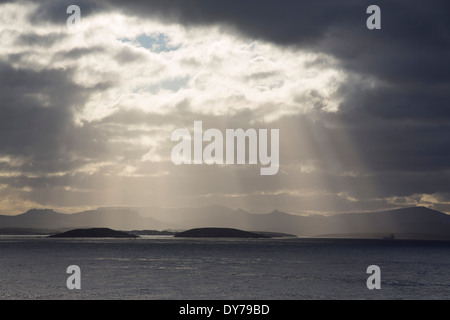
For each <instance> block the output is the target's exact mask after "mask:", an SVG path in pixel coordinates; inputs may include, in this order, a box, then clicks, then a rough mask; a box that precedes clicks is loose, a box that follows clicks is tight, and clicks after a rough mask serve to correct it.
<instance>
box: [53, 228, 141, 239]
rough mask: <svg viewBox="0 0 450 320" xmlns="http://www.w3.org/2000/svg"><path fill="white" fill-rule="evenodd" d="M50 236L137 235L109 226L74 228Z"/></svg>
mask: <svg viewBox="0 0 450 320" xmlns="http://www.w3.org/2000/svg"><path fill="white" fill-rule="evenodd" d="M49 237H51V238H137V237H139V236H137V235H135V234H131V233H127V232H123V231H116V230H112V229H109V228H92V229H74V230H70V231H66V232H62V233H57V234H53V235H50V236H49Z"/></svg>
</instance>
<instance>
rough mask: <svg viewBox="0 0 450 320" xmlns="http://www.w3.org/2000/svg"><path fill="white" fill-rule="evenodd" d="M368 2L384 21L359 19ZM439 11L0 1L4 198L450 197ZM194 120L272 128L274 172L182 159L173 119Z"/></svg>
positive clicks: (449, 42)
mask: <svg viewBox="0 0 450 320" xmlns="http://www.w3.org/2000/svg"><path fill="white" fill-rule="evenodd" d="M72 4H75V5H78V6H79V8H80V10H81V20H80V21H79V22H78V23H77V24H76V27H72V28H68V26H67V19H68V18H69V17H70V16H71V14H70V13H69V14H68V13H67V12H66V10H67V7H68V6H69V5H72ZM372 4H375V5H378V6H379V7H380V9H381V29H374V30H369V29H368V28H367V26H366V20H367V18H368V17H369V16H370V14H367V13H366V9H367V7H368V6H369V5H372ZM448 12H450V3H449V2H448V1H443V0H436V1H432V2H424V1H418V0H412V1H406V0H391V1H370V2H369V1H361V0H344V1H335V0H322V1H312V0H308V1H268V0H258V1H256V0H246V1H236V0H227V1H225V0H217V1H207V0H174V1H164V0H154V1H145V3H144V2H142V1H136V0H132V1H126V2H125V1H113V0H111V1H107V0H98V1H56V0H44V1H39V2H36V1H34V2H31V1H30V2H27V1H0V43H1V46H0V101H1V102H0V214H18V213H22V212H25V211H26V210H28V209H30V208H53V209H55V210H57V211H59V212H66V213H72V212H77V211H81V210H85V209H92V208H97V207H103V206H130V207H133V206H139V207H142V206H152V207H203V206H210V205H221V206H226V207H229V208H234V209H238V208H241V209H244V210H247V211H249V212H255V213H262V212H271V211H273V210H274V209H278V210H280V211H285V212H289V213H295V214H326V215H328V214H334V213H340V212H364V211H378V210H386V209H393V208H401V207H409V206H426V207H429V208H432V209H436V210H440V211H443V212H447V213H450V183H449V181H450V104H449V101H450V20H449V19H448ZM194 121H202V123H203V129H204V130H206V129H208V128H216V129H218V130H220V131H221V132H225V130H226V129H238V128H242V129H244V130H246V129H249V128H254V129H268V130H273V129H278V130H279V158H280V166H279V170H278V172H277V173H276V174H275V175H267V176H264V175H260V165H259V164H258V165H251V164H240V165H237V164H235V165H218V164H213V165H208V164H191V165H188V164H182V165H175V164H174V163H173V162H172V161H171V157H170V156H171V150H172V148H173V147H174V146H175V145H176V142H173V141H171V133H172V132H173V131H174V130H176V129H178V128H186V129H188V130H190V131H192V130H193V126H194Z"/></svg>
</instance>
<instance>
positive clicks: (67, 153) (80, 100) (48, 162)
mask: <svg viewBox="0 0 450 320" xmlns="http://www.w3.org/2000/svg"><path fill="white" fill-rule="evenodd" d="M71 77H72V73H71V70H67V69H66V70H62V69H43V70H40V71H34V70H30V69H25V68H14V67H12V66H10V65H8V64H7V63H4V62H0V101H2V103H1V107H0V132H1V137H2V138H1V139H0V153H1V154H2V155H11V156H15V157H19V158H23V159H25V160H26V161H25V162H24V163H23V165H22V168H21V169H22V170H23V171H24V172H55V171H59V170H63V171H64V170H70V169H71V168H72V167H73V166H74V165H76V162H79V160H71V153H74V152H80V153H81V154H84V155H86V156H88V155H89V154H90V153H91V154H92V151H93V150H92V149H91V152H89V150H90V146H91V145H92V141H94V139H93V137H92V136H90V134H92V132H89V131H87V130H84V129H83V130H81V129H80V128H77V127H75V125H74V122H73V114H74V111H75V110H77V109H79V108H81V107H83V104H84V102H85V101H86V100H87V99H88V97H89V95H90V94H91V93H92V92H93V91H94V90H95V89H96V88H95V87H94V88H83V87H80V86H79V85H77V84H75V83H73V82H72V80H71ZM98 138H99V137H97V139H98ZM94 149H95V153H98V152H99V151H100V150H101V149H102V148H101V146H96V147H95V148H94ZM78 165H79V163H78Z"/></svg>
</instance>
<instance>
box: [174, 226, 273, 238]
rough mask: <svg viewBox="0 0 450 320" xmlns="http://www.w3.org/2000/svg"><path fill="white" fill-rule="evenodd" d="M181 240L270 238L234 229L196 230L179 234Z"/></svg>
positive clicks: (176, 235)
mask: <svg viewBox="0 0 450 320" xmlns="http://www.w3.org/2000/svg"><path fill="white" fill-rule="evenodd" d="M174 237H179V238H269V237H268V236H266V235H262V234H258V233H254V232H248V231H243V230H238V229H232V228H196V229H190V230H187V231H183V232H179V233H177V234H175V235H174Z"/></svg>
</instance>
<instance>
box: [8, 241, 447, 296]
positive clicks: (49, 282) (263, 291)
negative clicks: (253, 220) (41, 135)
mask: <svg viewBox="0 0 450 320" xmlns="http://www.w3.org/2000/svg"><path fill="white" fill-rule="evenodd" d="M69 265H77V266H79V267H80V269H81V289H80V290H77V289H74V290H69V289H68V288H67V286H66V280H67V278H68V277H69V276H70V274H67V273H66V269H67V267H68V266H69ZM369 265H378V266H379V267H380V270H381V289H379V290H376V289H374V290H369V289H368V288H367V286H366V281H367V278H368V277H369V276H370V274H367V273H366V270H367V267H368V266H369ZM0 271H1V272H0V299H152V300H155V299H158V300H159V299H200V300H202V299H227V300H228V299H239V300H240V299H249V300H253V299H255V300H256V299H258V300H259V299H269V300H292V299H295V300H304V299H340V300H342V299H343V300H353V299H450V242H434V241H400V240H399V241H397V240H395V241H383V240H336V239H301V238H300V239H233V240H231V239H182V238H172V237H143V238H138V239H55V238H45V237H31V236H29V237H18V236H2V237H0Z"/></svg>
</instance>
